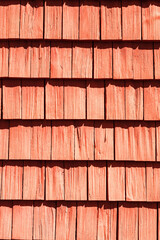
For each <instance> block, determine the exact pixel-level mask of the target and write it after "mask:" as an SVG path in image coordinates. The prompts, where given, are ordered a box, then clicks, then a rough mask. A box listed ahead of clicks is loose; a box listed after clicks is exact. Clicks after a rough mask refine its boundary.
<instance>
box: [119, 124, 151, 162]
mask: <svg viewBox="0 0 160 240" xmlns="http://www.w3.org/2000/svg"><path fill="white" fill-rule="evenodd" d="M155 144H156V143H155V123H154V122H144V123H140V122H129V121H127V122H116V123H115V159H116V160H122V161H123V160H127V161H128V160H133V161H155Z"/></svg>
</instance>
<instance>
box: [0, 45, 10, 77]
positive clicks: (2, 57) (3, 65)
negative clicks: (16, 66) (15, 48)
mask: <svg viewBox="0 0 160 240" xmlns="http://www.w3.org/2000/svg"><path fill="white" fill-rule="evenodd" d="M8 55H9V46H8V42H0V77H8Z"/></svg>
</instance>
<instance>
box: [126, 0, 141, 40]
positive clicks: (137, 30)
mask: <svg viewBox="0 0 160 240" xmlns="http://www.w3.org/2000/svg"><path fill="white" fill-rule="evenodd" d="M122 30H123V32H122V38H123V40H141V0H131V1H129V2H128V1H127V0H123V1H122Z"/></svg>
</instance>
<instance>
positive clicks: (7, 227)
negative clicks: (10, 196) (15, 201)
mask: <svg viewBox="0 0 160 240" xmlns="http://www.w3.org/2000/svg"><path fill="white" fill-rule="evenodd" d="M0 216H1V217H0V229H1V231H0V238H1V239H8V240H9V239H11V233H12V202H11V201H10V202H6V201H1V204H0Z"/></svg>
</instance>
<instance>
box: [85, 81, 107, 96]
mask: <svg viewBox="0 0 160 240" xmlns="http://www.w3.org/2000/svg"><path fill="white" fill-rule="evenodd" d="M104 82H105V80H98V81H97V80H93V79H91V80H87V87H89V88H102V89H104ZM95 97H96V96H95Z"/></svg>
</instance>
